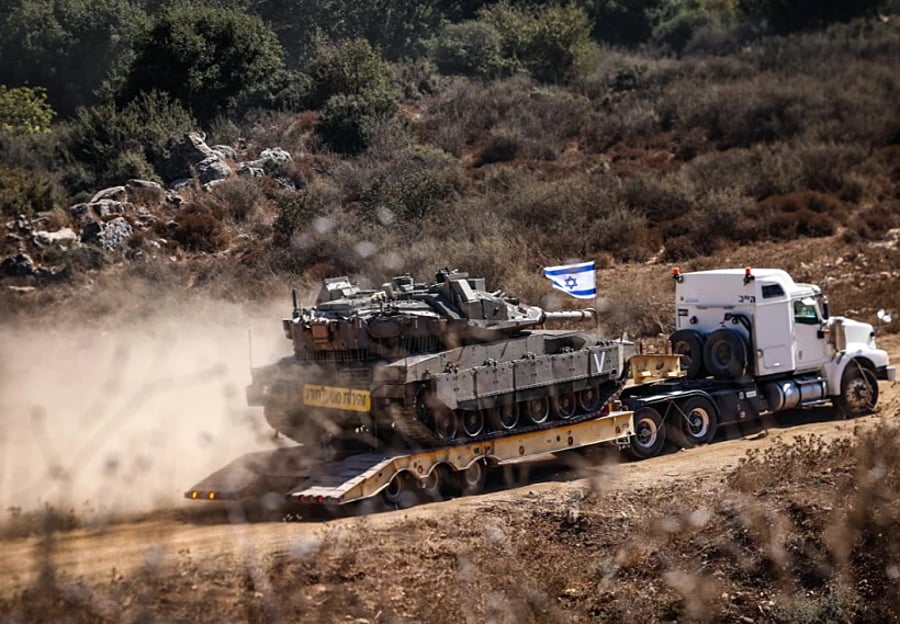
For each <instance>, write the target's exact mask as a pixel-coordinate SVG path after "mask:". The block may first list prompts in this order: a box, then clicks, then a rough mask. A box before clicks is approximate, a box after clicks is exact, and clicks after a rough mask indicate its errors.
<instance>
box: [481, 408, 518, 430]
mask: <svg viewBox="0 0 900 624" xmlns="http://www.w3.org/2000/svg"><path fill="white" fill-rule="evenodd" d="M488 422H489V423H490V425H491V429H493V430H494V431H502V432H506V431H512V430H513V429H515V428H516V427H518V426H519V406H518V405H516V404H515V402H513V401H509V402H505V403H503V405H498V406H496V407H492V408H491V409H490V410H489V411H488Z"/></svg>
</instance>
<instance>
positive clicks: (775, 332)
mask: <svg viewBox="0 0 900 624" xmlns="http://www.w3.org/2000/svg"><path fill="white" fill-rule="evenodd" d="M753 325H754V329H755V333H754V341H755V347H756V351H757V354H760V353H761V354H762V357H757V361H756V374H757V375H758V376H764V375H776V374H778V373H787V372H790V371H792V370H794V361H793V359H792V357H791V355H792V352H791V317H790V311H789V310H788V307H787V301H786V300H785V299H782V300H781V301H773V302H766V303H761V304H760V303H758V304H757V306H756V314H755V318H754V323H753Z"/></svg>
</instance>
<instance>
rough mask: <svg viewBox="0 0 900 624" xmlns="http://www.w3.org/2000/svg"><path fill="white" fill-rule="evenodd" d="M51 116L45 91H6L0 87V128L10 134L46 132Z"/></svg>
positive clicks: (21, 89)
mask: <svg viewBox="0 0 900 624" xmlns="http://www.w3.org/2000/svg"><path fill="white" fill-rule="evenodd" d="M53 115H54V113H53V109H52V108H50V105H49V104H47V90H46V89H44V88H42V87H35V88H29V87H19V88H16V89H8V88H7V87H6V85H0V128H3V129H4V130H10V131H12V132H26V133H34V132H47V131H48V130H49V129H50V122H51V121H53Z"/></svg>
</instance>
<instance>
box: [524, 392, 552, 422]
mask: <svg viewBox="0 0 900 624" xmlns="http://www.w3.org/2000/svg"><path fill="white" fill-rule="evenodd" d="M525 413H526V414H527V415H528V419H529V420H531V422H533V423H534V424H535V425H543V424H544V423H545V422H547V420H548V419H549V418H550V399H549V398H548V397H537V398H535V399H530V400H528V401H525Z"/></svg>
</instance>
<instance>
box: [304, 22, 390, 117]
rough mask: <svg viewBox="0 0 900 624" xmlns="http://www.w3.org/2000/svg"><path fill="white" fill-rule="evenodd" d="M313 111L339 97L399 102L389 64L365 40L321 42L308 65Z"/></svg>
mask: <svg viewBox="0 0 900 624" xmlns="http://www.w3.org/2000/svg"><path fill="white" fill-rule="evenodd" d="M309 75H310V78H311V79H312V93H311V95H310V101H309V105H310V108H316V109H317V108H321V107H323V106H325V105H326V104H327V102H328V100H330V99H331V98H332V97H334V96H336V95H343V96H357V97H359V98H360V99H363V100H369V101H372V102H379V103H382V102H383V103H384V104H382V106H384V107H385V108H387V107H388V106H387V104H386V103H387V102H394V101H395V100H396V93H395V92H394V90H393V86H392V85H391V74H390V69H389V67H388V65H387V63H385V62H384V60H382V58H381V55H380V54H379V53H378V51H377V50H375V49H374V48H373V47H372V46H371V45H370V44H369V42H368V41H366V40H365V39H351V40H346V41H342V42H340V43H336V44H333V43H325V42H322V43H320V44H319V46H318V47H317V48H316V53H315V56H314V57H313V59H312V61H311V62H310V64H309Z"/></svg>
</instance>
